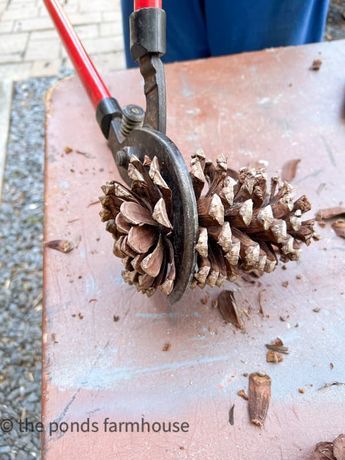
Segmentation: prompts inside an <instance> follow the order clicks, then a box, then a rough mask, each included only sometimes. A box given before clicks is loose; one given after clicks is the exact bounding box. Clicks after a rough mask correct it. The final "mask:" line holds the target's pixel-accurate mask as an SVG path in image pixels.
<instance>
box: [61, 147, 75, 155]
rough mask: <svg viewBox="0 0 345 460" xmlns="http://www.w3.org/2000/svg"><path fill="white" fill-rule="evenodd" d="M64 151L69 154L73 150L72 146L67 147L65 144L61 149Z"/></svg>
mask: <svg viewBox="0 0 345 460" xmlns="http://www.w3.org/2000/svg"><path fill="white" fill-rule="evenodd" d="M63 150H64V152H65V153H67V154H69V153H72V152H73V149H72V147H69V146H68V145H66V147H65V148H64V149H63Z"/></svg>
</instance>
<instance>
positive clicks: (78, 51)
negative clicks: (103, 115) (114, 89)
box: [44, 0, 111, 109]
mask: <svg viewBox="0 0 345 460" xmlns="http://www.w3.org/2000/svg"><path fill="white" fill-rule="evenodd" d="M44 3H45V5H46V7H47V10H48V11H49V14H50V16H51V18H52V20H53V22H54V24H55V27H56V29H57V30H58V32H59V34H60V37H61V40H62V42H63V44H64V45H65V48H66V51H67V53H68V55H69V57H70V59H71V61H72V63H73V66H74V68H75V70H76V72H77V74H78V76H79V78H80V80H81V82H82V84H83V86H84V88H85V90H86V92H87V94H88V96H89V98H90V99H91V102H92V104H93V106H94V108H95V109H96V108H97V106H98V104H99V103H100V101H101V100H102V99H104V98H106V97H111V95H110V91H109V89H108V87H107V86H106V84H105V83H104V81H103V80H102V78H101V76H100V75H99V73H98V72H97V70H96V68H95V66H94V65H93V63H92V61H91V59H90V57H89V55H88V54H87V52H86V51H85V49H84V47H83V45H82V43H81V41H80V40H79V38H78V35H77V34H76V32H75V31H74V29H73V27H72V25H71V23H70V22H69V19H68V17H67V16H66V13H65V12H64V11H63V9H62V7H61V6H60V4H59V2H58V0H44Z"/></svg>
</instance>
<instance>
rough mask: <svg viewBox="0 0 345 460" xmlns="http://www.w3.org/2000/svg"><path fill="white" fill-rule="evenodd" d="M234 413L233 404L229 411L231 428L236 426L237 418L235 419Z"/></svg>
mask: <svg viewBox="0 0 345 460" xmlns="http://www.w3.org/2000/svg"><path fill="white" fill-rule="evenodd" d="M234 412H235V404H233V405H232V406H231V408H230V410H229V423H230V425H231V426H234V425H235V417H234V415H235V414H234Z"/></svg>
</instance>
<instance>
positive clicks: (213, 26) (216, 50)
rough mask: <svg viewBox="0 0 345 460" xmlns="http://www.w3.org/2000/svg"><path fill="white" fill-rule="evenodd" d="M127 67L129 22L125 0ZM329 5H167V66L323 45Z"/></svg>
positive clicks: (296, 1) (244, 0)
mask: <svg viewBox="0 0 345 460" xmlns="http://www.w3.org/2000/svg"><path fill="white" fill-rule="evenodd" d="M121 2H122V13H123V26H124V36H125V51H126V60H127V65H128V67H133V66H134V65H135V64H134V62H133V61H132V58H131V55H130V50H129V25H128V18H129V15H130V14H131V13H132V11H133V0H121ZM328 4H329V0H163V7H164V9H165V10H166V12H167V54H166V55H165V56H164V58H163V61H164V62H174V61H183V60H188V59H197V58H203V57H209V56H221V55H224V54H233V53H240V52H242V51H256V50H260V49H264V48H269V47H272V46H287V45H302V44H304V43H313V42H318V41H320V40H322V36H323V32H324V28H325V23H326V19H327V11H328Z"/></svg>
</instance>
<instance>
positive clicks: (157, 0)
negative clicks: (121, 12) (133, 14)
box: [134, 0, 162, 11]
mask: <svg viewBox="0 0 345 460" xmlns="http://www.w3.org/2000/svg"><path fill="white" fill-rule="evenodd" d="M142 8H162V0H134V11H137V10H141V9H142Z"/></svg>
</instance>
